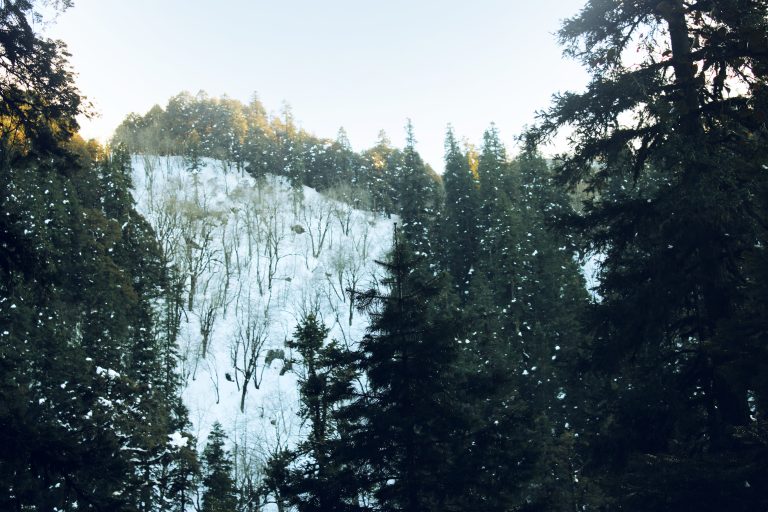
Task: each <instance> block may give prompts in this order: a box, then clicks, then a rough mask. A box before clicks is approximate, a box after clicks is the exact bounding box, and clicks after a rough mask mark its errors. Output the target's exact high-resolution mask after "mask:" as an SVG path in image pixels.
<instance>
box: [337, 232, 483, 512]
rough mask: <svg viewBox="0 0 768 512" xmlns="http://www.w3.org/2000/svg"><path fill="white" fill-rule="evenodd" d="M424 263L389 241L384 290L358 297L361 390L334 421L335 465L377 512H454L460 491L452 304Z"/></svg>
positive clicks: (459, 381) (462, 427)
mask: <svg viewBox="0 0 768 512" xmlns="http://www.w3.org/2000/svg"><path fill="white" fill-rule="evenodd" d="M423 258H424V257H423V256H419V257H417V256H416V255H415V254H414V252H413V251H412V250H411V249H410V248H409V247H408V245H407V242H406V241H404V240H403V238H402V237H401V236H400V235H399V234H398V235H396V242H395V247H394V250H393V252H392V255H391V257H390V260H389V262H388V263H386V264H384V265H385V267H386V269H387V272H388V274H389V276H388V277H387V278H386V279H385V280H384V281H382V284H383V285H385V286H387V289H388V291H387V292H385V293H382V292H380V291H377V290H371V291H369V292H362V293H358V294H356V295H357V299H356V300H357V303H358V304H359V306H360V307H361V308H363V309H366V310H368V311H370V312H371V313H372V315H373V322H372V324H371V326H370V328H369V334H368V335H367V336H366V337H365V338H363V340H362V341H361V342H360V362H359V365H360V368H361V370H362V371H363V373H364V379H365V387H364V389H363V390H361V393H360V396H359V397H357V398H356V399H355V400H353V401H352V402H351V403H350V404H349V405H347V406H346V407H344V408H343V410H342V411H341V413H340V417H341V419H342V420H343V423H342V425H343V427H344V430H343V432H342V438H343V439H344V440H345V443H344V446H343V447H342V449H340V451H339V454H338V457H340V459H341V462H342V464H344V465H349V466H350V467H352V468H354V470H355V471H356V475H357V484H358V486H359V488H360V491H359V492H360V493H361V496H363V497H365V496H367V497H369V498H372V499H373V501H372V502H371V505H370V507H371V508H373V509H374V510H404V511H425V510H452V509H454V508H455V507H456V505H457V503H458V502H459V501H460V500H461V499H462V496H463V494H464V490H465V488H466V486H464V485H463V478H464V476H465V475H464V471H463V468H462V467H461V466H460V461H461V459H462V455H463V451H464V450H466V449H467V448H466V446H465V445H464V441H465V440H466V430H467V428H468V426H467V425H466V424H465V419H464V418H465V415H464V414H463V409H464V407H465V406H466V403H465V402H464V401H462V398H461V390H462V389H463V385H464V381H463V371H462V368H463V367H462V364H461V362H460V359H461V352H460V350H459V348H458V343H457V339H456V334H457V332H459V330H458V329H457V322H456V319H455V316H454V312H455V310H456V301H455V300H454V299H453V298H452V295H451V294H450V291H449V289H448V287H447V283H446V279H445V277H444V276H440V275H438V276H435V275H433V273H432V272H431V271H429V270H427V269H426V268H425V265H424V261H423Z"/></svg>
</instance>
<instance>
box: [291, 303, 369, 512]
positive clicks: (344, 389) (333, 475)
mask: <svg viewBox="0 0 768 512" xmlns="http://www.w3.org/2000/svg"><path fill="white" fill-rule="evenodd" d="M327 335H328V328H326V327H325V326H323V325H322V324H321V323H320V321H319V320H318V319H317V317H316V316H315V315H313V314H310V315H309V316H307V317H306V318H304V319H303V320H302V322H301V323H300V324H299V325H298V326H297V327H296V331H295V332H294V338H293V339H292V340H290V341H289V342H288V344H287V346H288V347H289V348H292V349H294V350H296V352H298V354H299V355H300V357H301V358H300V360H298V361H296V362H295V363H296V366H295V367H297V368H301V372H302V373H301V374H300V377H299V393H300V397H301V410H300V412H299V414H300V416H301V418H302V420H303V421H304V422H306V424H307V425H308V427H309V431H308V433H307V437H306V439H305V440H304V441H302V442H301V443H299V445H298V446H297V448H296V449H294V450H292V451H291V452H290V455H286V456H287V457H290V458H291V459H293V460H294V461H295V462H294V463H293V464H292V467H291V468H289V470H288V472H287V475H286V478H285V482H284V485H283V490H282V495H283V496H284V497H286V498H287V499H288V501H289V502H291V503H292V504H293V505H295V506H296V507H297V508H298V509H299V510H301V511H324V510H338V511H343V510H356V509H357V506H356V504H355V497H356V496H355V495H349V493H348V489H349V486H348V485H347V483H348V482H349V479H350V477H351V475H350V474H349V472H348V471H347V470H346V469H345V468H344V467H343V465H341V464H339V458H338V457H336V452H337V449H338V445H339V444H340V443H344V442H345V440H344V439H341V438H340V437H339V428H338V418H337V417H336V413H337V411H338V410H339V408H340V407H341V406H342V405H343V403H344V402H345V401H348V400H349V399H350V398H351V396H352V379H353V377H354V376H355V372H354V370H353V368H352V366H351V362H352V358H351V356H352V354H350V353H349V352H348V351H346V350H344V349H342V347H341V346H340V345H339V344H338V343H337V342H335V341H331V342H326V337H327Z"/></svg>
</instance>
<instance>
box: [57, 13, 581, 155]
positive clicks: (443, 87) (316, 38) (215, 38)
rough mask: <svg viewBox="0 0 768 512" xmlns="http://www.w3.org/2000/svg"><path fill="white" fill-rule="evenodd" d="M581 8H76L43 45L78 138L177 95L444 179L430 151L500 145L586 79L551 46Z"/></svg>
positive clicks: (99, 133)
mask: <svg viewBox="0 0 768 512" xmlns="http://www.w3.org/2000/svg"><path fill="white" fill-rule="evenodd" d="M583 3H584V0H538V1H536V2H523V1H514V2H510V1H509V0H475V1H472V2H467V1H466V0H463V1H459V0H441V1H437V0H420V1H414V0H411V1H406V0H390V1H387V2H372V1H369V0H328V1H324V2H318V1H315V0H285V1H280V2H277V1H271V2H267V1H261V0H259V1H254V0H250V1H249V0H222V1H219V2H210V1H207V2H203V1H200V0H161V1H157V0H134V1H131V2H126V1H124V0H75V6H74V7H73V8H71V9H69V10H68V11H66V12H65V13H63V14H61V15H60V16H59V18H58V20H57V21H56V23H55V24H53V25H51V26H49V27H48V29H47V35H49V36H50V37H53V38H58V39H62V40H64V41H65V42H66V43H67V44H68V46H69V50H70V52H71V53H72V59H71V61H72V64H73V67H74V69H75V71H76V72H77V73H78V74H79V78H78V84H79V86H80V89H81V91H82V93H84V94H85V95H86V96H87V97H88V99H89V100H91V101H92V102H93V103H94V106H95V109H96V111H97V112H98V113H99V114H100V117H98V118H95V119H92V120H84V121H83V122H82V123H81V124H82V133H83V135H84V136H85V137H96V138H99V139H101V140H106V139H108V138H109V136H110V135H111V133H112V131H113V130H114V128H115V127H116V126H117V125H118V124H119V123H120V122H121V121H122V119H123V118H124V117H125V116H126V115H127V114H128V113H130V112H139V113H144V112H146V111H147V110H149V108H151V107H152V106H153V105H154V104H160V105H161V106H164V105H165V103H166V102H167V100H168V99H169V98H170V97H171V96H173V95H175V94H177V93H179V92H181V91H182V90H187V91H189V92H191V93H193V94H194V93H196V92H197V91H199V90H205V91H206V92H207V93H208V94H209V95H211V96H218V95H223V94H227V95H229V96H230V97H233V98H237V99H240V100H242V101H248V100H249V99H250V97H251V96H252V94H253V93H254V92H256V93H258V96H259V98H260V99H261V101H262V102H263V103H264V105H265V106H266V107H267V109H268V110H271V111H274V112H275V113H277V112H279V111H280V109H281V107H282V105H283V102H284V101H285V102H287V103H288V104H290V105H291V107H292V109H293V113H294V115H295V117H296V120H297V121H298V122H299V123H300V125H301V126H302V127H303V128H305V129H307V130H308V131H310V132H313V133H315V134H316V135H318V136H321V137H330V138H333V137H335V136H336V133H337V131H338V128H339V127H340V126H343V127H344V128H345V129H346V131H347V133H348V136H349V139H350V141H351V142H352V145H353V147H354V148H355V149H357V150H360V149H363V148H366V147H369V146H371V145H373V144H374V142H375V140H376V138H377V135H378V132H379V130H380V129H384V130H385V131H386V132H387V134H388V135H389V137H390V138H391V139H392V141H393V143H395V144H396V145H398V146H401V145H402V144H403V140H404V137H405V130H404V126H405V124H406V118H411V119H412V120H413V123H414V126H415V131H416V139H417V141H418V145H417V149H418V150H419V151H420V152H421V154H422V156H423V157H424V158H425V160H426V161H427V162H428V163H430V164H431V165H432V166H433V167H434V168H435V169H436V170H442V168H443V138H444V135H445V129H446V125H447V124H448V123H452V124H453V126H454V128H455V130H456V133H457V135H459V136H460V137H463V136H466V137H467V138H468V139H469V141H470V142H475V143H477V142H479V140H480V137H481V135H482V132H483V130H485V129H486V128H487V127H488V125H489V124H490V122H492V121H494V122H496V124H497V125H498V127H499V129H500V130H501V133H502V136H503V138H504V140H505V141H506V142H507V144H508V145H509V146H512V144H513V141H514V136H515V135H517V134H518V133H519V132H520V131H521V129H522V127H523V126H524V125H526V124H531V123H532V122H533V120H534V113H535V112H536V110H539V109H543V108H545V107H547V106H548V105H549V99H550V96H551V95H552V94H553V93H555V92H557V91H565V90H579V89H581V88H582V87H583V85H584V84H585V83H586V74H585V72H584V71H583V70H581V69H580V68H579V66H578V65H577V63H575V62H572V61H567V60H564V59H563V58H562V57H561V51H560V48H559V47H558V46H557V41H556V37H555V36H554V33H555V32H556V31H557V29H558V28H559V26H560V22H561V20H562V19H563V18H566V17H570V16H572V15H574V14H576V13H577V12H578V10H579V9H580V8H581V7H582V5H583Z"/></svg>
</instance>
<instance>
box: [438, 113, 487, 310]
mask: <svg viewBox="0 0 768 512" xmlns="http://www.w3.org/2000/svg"><path fill="white" fill-rule="evenodd" d="M443 183H444V185H445V213H446V214H445V216H444V218H445V220H444V223H443V228H442V233H443V237H444V240H445V245H444V247H445V250H444V251H441V255H442V257H443V258H444V259H445V261H444V266H445V268H446V269H447V270H448V271H449V272H450V273H451V276H452V277H453V280H454V283H455V285H456V288H457V291H458V293H459V297H460V298H461V299H462V300H466V293H464V292H466V291H467V290H468V288H469V283H470V281H471V278H472V273H473V272H474V271H475V270H476V267H477V266H478V262H477V260H476V256H477V249H478V239H479V236H480V234H479V231H480V226H479V225H478V223H479V222H480V195H479V186H478V185H479V184H478V183H477V179H476V178H475V176H474V174H473V173H472V170H471V169H470V166H469V158H468V156H467V155H465V154H464V152H462V151H461V148H460V147H459V144H458V142H457V141H456V137H455V136H454V134H453V129H451V128H449V129H448V134H447V135H446V138H445V173H444V175H443Z"/></svg>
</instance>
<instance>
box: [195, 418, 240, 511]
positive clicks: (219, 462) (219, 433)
mask: <svg viewBox="0 0 768 512" xmlns="http://www.w3.org/2000/svg"><path fill="white" fill-rule="evenodd" d="M226 440H227V435H226V434H225V432H224V429H223V427H222V426H221V423H219V422H218V421H217V422H215V423H214V424H213V427H212V428H211V432H210V433H209V434H208V442H207V443H206V445H205V449H204V450H203V464H204V465H203V478H202V483H203V498H202V507H201V509H200V510H201V512H231V511H233V510H235V507H237V493H236V489H235V482H234V480H233V479H232V459H231V457H230V455H229V452H228V451H227V450H226V449H225V443H226Z"/></svg>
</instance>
